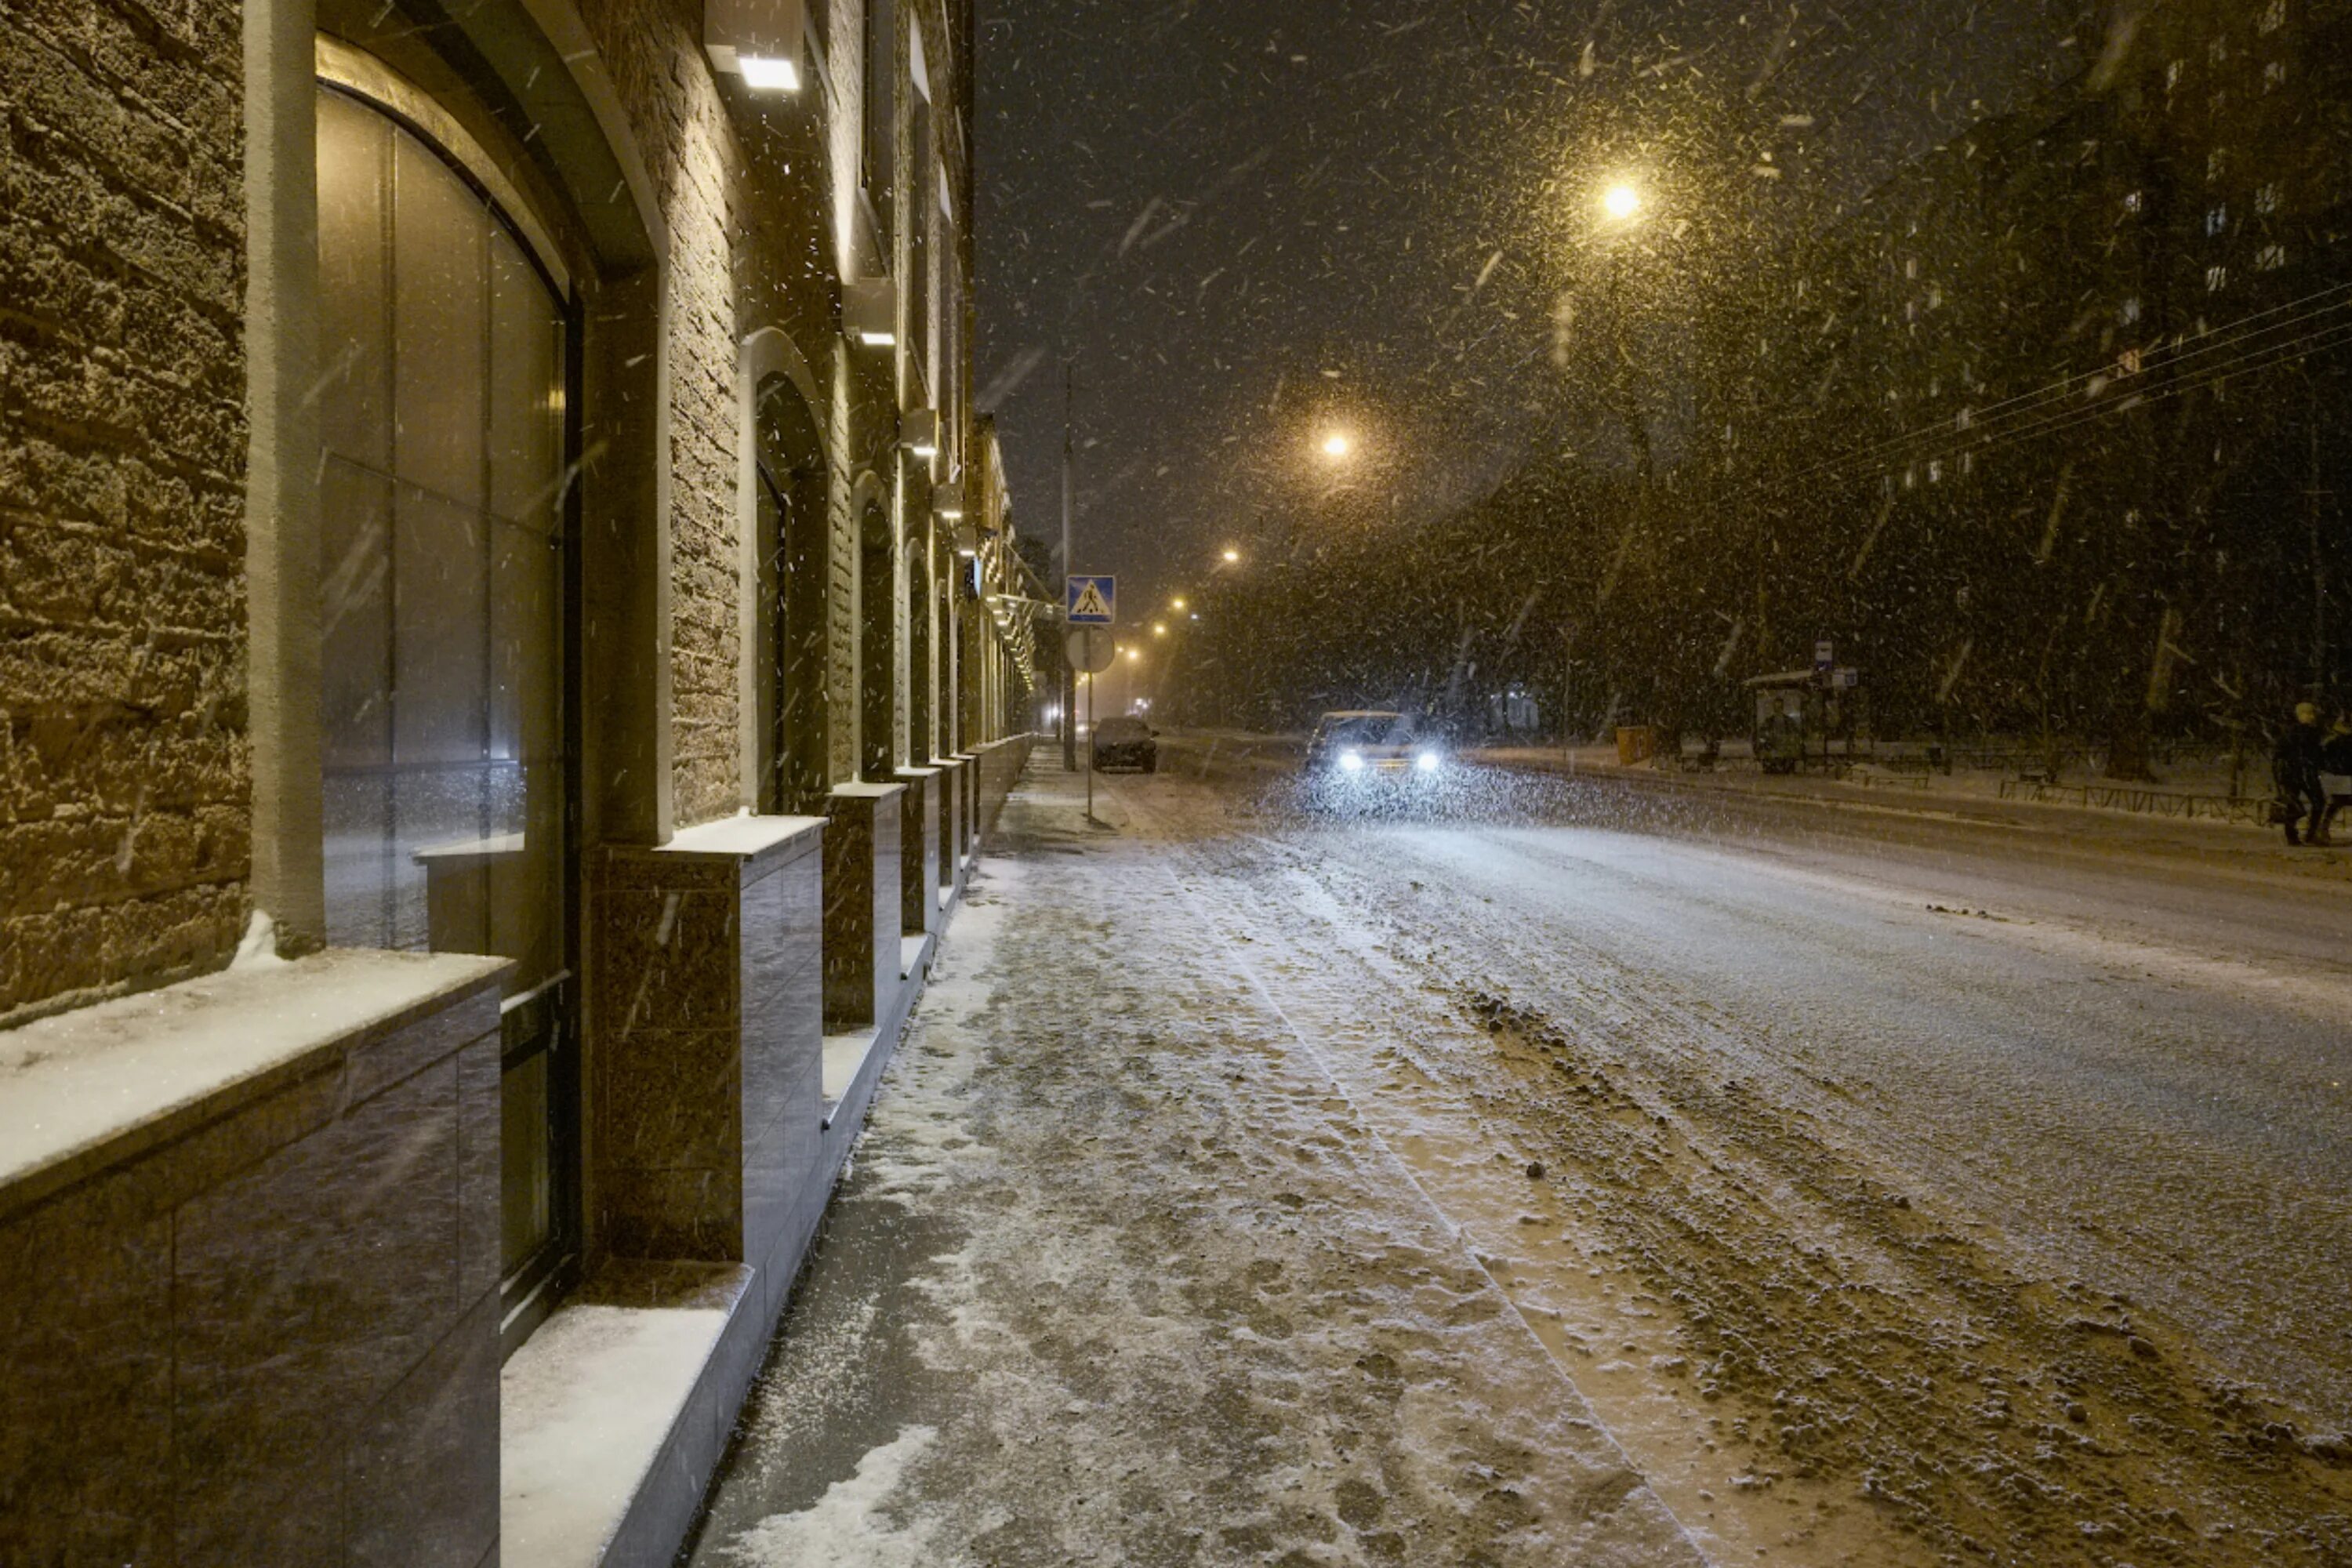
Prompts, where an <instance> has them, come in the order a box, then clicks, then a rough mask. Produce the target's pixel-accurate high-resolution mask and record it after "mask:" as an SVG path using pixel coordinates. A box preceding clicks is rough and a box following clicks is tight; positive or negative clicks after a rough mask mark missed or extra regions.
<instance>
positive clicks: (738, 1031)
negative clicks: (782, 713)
mask: <svg viewBox="0 0 2352 1568" xmlns="http://www.w3.org/2000/svg"><path fill="white" fill-rule="evenodd" d="M761 820H763V821H766V820H770V819H761ZM809 826H810V827H814V824H810V825H809ZM777 831H778V832H780V833H782V835H783V837H779V838H777V839H776V847H771V848H768V849H763V850H761V851H760V852H757V853H750V854H745V855H734V854H728V853H717V852H703V851H699V850H682V849H679V848H678V847H677V846H673V847H671V848H669V849H614V850H612V851H609V852H608V855H607V858H606V862H605V865H604V868H603V870H602V871H601V872H600V874H599V876H598V879H597V882H596V897H595V907H594V925H595V930H596V933H597V942H598V944H599V945H598V949H597V952H598V956H597V959H596V965H595V966H596V968H597V971H598V975H597V979H596V981H595V984H594V990H595V994H596V995H597V997H598V1006H599V1016H600V1017H603V1018H604V1019H605V1020H607V1022H606V1024H605V1025H604V1030H603V1032H602V1034H601V1035H600V1038H599V1045H598V1049H597V1052H596V1065H595V1069H594V1074H593V1077H594V1083H595V1095H594V1100H593V1104H594V1115H595V1118H596V1138H595V1142H594V1151H595V1153H594V1158H595V1162H596V1179H595V1184H594V1190H595V1192H596V1194H597V1197H596V1210H597V1246H598V1247H599V1249H600V1251H602V1252H603V1253H604V1254H605V1255H607V1256H610V1257H614V1258H629V1259H698V1260H704V1261H710V1262H744V1261H757V1260H758V1258H760V1256H761V1247H763V1246H764V1245H765V1237H766V1235H767V1233H769V1232H770V1231H772V1230H773V1229H774V1228H775V1227H776V1226H777V1225H778V1224H779V1220H778V1218H777V1216H778V1215H779V1214H781V1213H782V1210H783V1209H784V1208H785V1207H786V1206H788V1205H790V1204H791V1203H792V1202H793V1201H796V1197H797V1194H798V1193H799V1190H800V1189H801V1187H803V1186H804V1185H805V1184H806V1183H807V1181H808V1179H809V1172H808V1171H807V1170H806V1169H803V1168H801V1166H800V1165H798V1164H796V1163H795V1162H796V1161H800V1160H801V1159H802V1155H801V1153H800V1152H799V1148H800V1146H799V1144H798V1142H795V1141H794V1140H793V1138H792V1137H791V1136H790V1132H791V1125H792V1122H791V1118H792V1115H793V1109H792V1108H793V1107H794V1106H795V1105H798V1106H800V1107H801V1110H800V1116H801V1119H802V1120H804V1121H807V1122H808V1123H809V1125H810V1126H811V1127H812V1128H814V1126H815V1125H816V1124H817V1122H818V1121H819V1120H820V1119H821V1111H820V1110H819V1109H818V1106H817V1103H816V1102H817V1100H818V1097H819V1095H820V1093H821V1089H822V1085H821V1077H822V1071H823V1068H822V1062H823V1048H824V1042H823V1038H822V1033H821V1031H822V1009H823V973H824V971H823V967H822V961H821V958H820V950H821V946H822V931H823V889H824V850H823V848H822V847H821V846H820V844H819V842H818V840H819V837H823V838H824V840H825V841H826V842H827V843H829V842H830V841H831V839H832V835H831V834H830V833H829V832H828V833H824V834H823V835H820V834H818V833H816V832H813V831H802V832H800V833H798V834H793V833H792V831H791V830H789V829H779V830H777ZM753 836H754V837H758V831H757V830H753ZM690 837H691V836H682V837H681V838H680V840H679V844H680V845H684V844H686V843H688V840H689V838H690ZM722 972H723V973H722Z"/></svg>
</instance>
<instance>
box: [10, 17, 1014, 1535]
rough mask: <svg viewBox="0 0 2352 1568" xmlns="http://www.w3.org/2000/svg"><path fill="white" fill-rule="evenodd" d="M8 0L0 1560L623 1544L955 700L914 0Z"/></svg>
mask: <svg viewBox="0 0 2352 1568" xmlns="http://www.w3.org/2000/svg"><path fill="white" fill-rule="evenodd" d="M10 20H11V23H12V27H11V37H12V38H13V39H14V42H13V43H12V44H11V46H10V47H7V48H6V49H5V50H0V125H5V139H0V188H4V189H5V193H6V201H5V212H6V216H5V222H0V365H5V375H4V376H0V1084H5V1086H6V1088H5V1092H0V1401H5V1404H6V1405H7V1407H8V1408H9V1410H10V1413H11V1414H10V1419H9V1421H8V1422H7V1423H6V1424H5V1436H0V1560H5V1561H8V1562H12V1563H13V1562H26V1563H71V1562H81V1561H101V1560H102V1561H108V1562H138V1563H205V1562H215V1561H220V1562H237V1563H264V1562H285V1563H307V1562H312V1561H325V1560H329V1559H341V1560H348V1561H352V1562H385V1563H410V1564H421V1563H449V1564H457V1565H463V1568H471V1565H473V1564H477V1563H486V1562H497V1561H501V1560H502V1561H505V1562H507V1563H623V1562H649V1563H650V1562H656V1561H667V1558H668V1556H669V1554H670V1553H671V1552H672V1551H673V1550H674V1549H675V1547H676V1544H677V1540H678V1539H679V1536H680V1533H681V1532H682V1531H683V1530H684V1529H685V1528H686V1525H687V1523H688V1521H689V1520H690V1519H691V1517H692V1514H693V1511H694V1510H695V1508H696V1506H697V1504H698V1500H699V1498H700V1495H701V1491H702V1489H703V1486H704V1485H705V1483H706V1482H707V1481H708V1479H709V1475H710V1473H711V1470H712V1468H713V1467H714V1466H715V1465H716V1463H717V1462H718V1459H719V1453H720V1448H721V1446H722V1445H723V1442H724V1440H725V1436H726V1434H727V1431H728V1429H729V1427H730V1423H731V1420H732V1415H733V1412H734V1409H735V1407H736V1405H737V1404H738V1403H739V1402H740V1397H741V1394H742V1392H743V1390H744V1388H745V1387H746V1386H747V1385H748V1381H749V1378H750V1376H751V1371H752V1369H753V1368H754V1367H755V1366H756V1364H757V1363H758V1360H759V1357H760V1354H761V1349H762V1347H763V1345H764V1343H765V1342H766V1339H767V1336H768V1333H769V1332H770V1331H771V1329H772V1324H773V1322H774V1321H775V1318H776V1315H777V1313H778V1312H779V1311H780V1310H781V1309H782V1303H783V1300H784V1294H785V1291H786V1289H788V1287H789V1283H790V1281H791V1279H792V1278H793V1274H794V1272H795V1271H796V1269H797V1267H798V1265H799V1262H800V1259H801V1258H802V1257H803V1255H804V1253H805V1250H806V1248H807V1247H808V1245H809V1244H810V1241H811V1238H812V1237H813V1236H814V1229H815V1226H816V1223H817V1220H818V1217H819V1216H820V1215H821V1214H822V1211H823V1208H824V1202H825V1198H826V1195H827V1194H828V1193H829V1192H830V1190H831V1187H832V1184H833V1182H834V1180H835V1176H836V1175H837V1174H838V1173H839V1171H840V1169H841V1166H842V1163H843V1162H844V1161H845V1159H846V1156H847V1152H848V1149H849V1145H850V1142H851V1140H852V1139H853V1138H854V1137H855V1135H856V1129H857V1126H858V1124H859V1122H860V1121H861V1120H862V1117H863V1114H864V1110H865V1106H866V1100H868V1098H870V1096H871V1094H872V1092H873V1088H874V1084H875V1081H876V1079H877V1077H878V1074H879V1072H880V1069H881V1066H882V1064H883V1062H884V1061H885V1060H886V1059H887V1053H888V1050H889V1048H890V1046H891V1043H892V1042H893V1040H894V1039H895V1037H896V1035H897V1032H898V1027H899V1026H900V1025H901V1024H902V1022H903V1020H904V1018H905V1016H906V1013H907V1010H908V1007H909V1006H910V1005H911V1004H912V1001H913V998H914V996H915V994H917V992H918V991H919V987H920V984H921V982H922V977H923V974H924V973H925V971H926V969H927V967H928V965H929V961H930V957H931V954H932V952H934V951H935V948H936V943H937V942H938V939H939V934H940V931H941V930H942V929H943V926H944V923H945V921H946V919H947V917H948V915H949V914H950V911H951V910H952V909H953V907H954V904H955V901H956V899H957V896H958V894H959V893H960V891H961V887H962V885H963V881H964V879H965V877H966V876H967V874H968V872H969V868H970V867H971V864H972V861H973V858H974V857H975V856H976V855H977V853H978V852H979V846H980V842H981V840H982V837H983V836H984V832H985V828H986V826H987V824H988V823H989V821H990V820H991V819H992V816H993V814H994V810H995V808H996V807H997V806H998V805H1001V803H1002V800H1003V795H1004V794H1005V792H1006V791H1008V790H1009V789H1010V787H1011V784H1012V782H1013V778H1014V777H1015V776H1016V775H1017V773H1018V771H1019V768H1020V765H1021V762H1022V760H1023V759H1024V757H1025V755H1026V749H1027V742H1026V739H1025V731H1026V729H1027V716H1028V698H1027V692H1028V689H1029V687H1030V685H1031V684H1032V683H1033V682H1034V659H1033V654H1034V640H1033V634H1032V633H1031V631H1030V629H1029V627H1030V622H1031V619H1032V618H1033V617H1034V616H1035V615H1036V614H1037V613H1038V605H1036V603H1035V601H1036V600H1037V599H1038V598H1039V597H1041V595H1039V594H1038V593H1037V592H1036V589H1035V585H1034V583H1032V582H1029V581H1027V580H1026V579H1025V578H1024V574H1023V573H1022V569H1021V568H1020V566H1019V563H1018V560H1017V557H1016V556H1015V555H1014V553H1013V550H1012V548H1011V544H1012V537H1011V528H1012V524H1011V520H1010V516H1009V500H1008V498H1007V497H1006V496H1005V493H1004V490H1003V481H1002V478H1001V469H999V468H997V466H996V465H995V462H994V455H993V437H992V434H991V433H990V432H988V431H987V430H986V429H985V427H984V425H983V424H982V422H980V421H977V420H976V419H975V418H974V416H972V414H971V406H970V403H971V399H970V365H969V352H970V351H969V345H970V344H971V342H972V339H973V333H972V331H971V288H970V279H971V275H972V265H971V245H972V237H971V230H970V223H969V216H970V214H971V181H972V171H971V156H970V146H971V139H970V121H971V94H972V73H973V58H972V47H973V33H972V16H971V5H970V4H969V0H806V3H805V4H803V3H801V0H752V3H749V4H746V3H742V0H708V3H704V0H485V3H483V4H478V5H468V6H466V7H444V6H442V5H439V4H437V3H436V0H392V3H391V4H389V5H385V4H381V3H380V0H366V3H358V0H255V3H250V4H246V5H226V4H220V3H217V0H193V3H192V4H189V5H182V6H175V7H162V8H157V7H154V6H152V5H147V4H144V3H143V0H93V3H90V4H76V5H66V4H62V3H51V0H35V3H33V4H29V5H16V6H14V7H12V9H11V12H10ZM623 1390H625V1391H626V1393H625V1394H623V1393H622V1392H621V1391H623ZM100 1410H102V1411H103V1412H104V1413H105V1415H104V1418H103V1419H101V1418H100V1417H99V1415H96V1414H94V1412H96V1411H100Z"/></svg>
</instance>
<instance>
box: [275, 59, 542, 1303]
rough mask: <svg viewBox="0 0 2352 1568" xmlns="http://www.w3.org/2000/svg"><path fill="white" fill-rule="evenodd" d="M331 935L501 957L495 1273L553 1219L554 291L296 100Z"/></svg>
mask: <svg viewBox="0 0 2352 1568" xmlns="http://www.w3.org/2000/svg"><path fill="white" fill-rule="evenodd" d="M318 114H319V259H320V313H321V323H320V324H321V332H320V341H321V344H322V349H323V353H324V355H325V358H326V362H327V363H326V366H325V369H326V375H325V379H324V383H323V386H322V389H321V396H320V420H321V426H322V428H321V434H322V438H323V441H324V445H325V447H326V452H325V462H324V467H323V468H322V471H321V477H322V480H323V487H324V494H323V496H322V505H321V510H322V521H323V536H322V539H321V542H320V563H321V570H322V584H323V592H322V603H321V611H322V630H323V638H324V664H323V670H322V677H323V680H324V693H323V697H324V700H323V704H322V710H321V713H320V721H321V725H322V730H323V734H322V751H323V762H324V777H323V781H322V783H323V787H324V805H325V826H326V871H327V934H328V939H329V941H331V942H334V943H336V944H337V945H341V946H353V947H389V948H404V949H431V950H434V951H438V952H485V953H496V954H499V955H500V956H502V957H507V958H511V959H514V960H515V961H516V963H517V968H516V970H515V972H514V974H513V978H512V980H511V981H510V983H509V992H508V996H507V1004H506V1009H505V1033H506V1040H505V1052H504V1057H505V1091H504V1100H505V1103H504V1112H503V1123H504V1138H503V1143H502V1147H503V1157H504V1160H505V1164H506V1184H505V1239H504V1252H505V1258H504V1261H505V1266H506V1272H507V1275H508V1278H509V1289H510V1290H520V1291H527V1290H529V1289H532V1288H534V1287H535V1286H536V1285H537V1283H538V1282H539V1279H540V1278H541V1277H542V1276H543V1275H544V1273H545V1272H546V1270H547V1268H549V1267H551V1264H552V1262H553V1260H554V1259H555V1258H559V1257H560V1256H561V1255H562V1254H563V1253H564V1252H565V1251H566V1249H567V1245H568V1242H569V1240H570V1237H572V1235H573V1234H574V1233H575V1230H576V1227H575V1226H574V1225H573V1223H572V1217H571V1216H572V1209H573V1207H574V1200H573V1198H572V1194H573V1192H574V1191H575V1190H576V1188H575V1184H574V1177H573V1172H572V1166H573V1162H572V1159H571V1157H570V1156H569V1155H568V1153H567V1152H566V1150H567V1148H568V1146H569V1144H570V1142H571V1139H570V1137H569V1134H568V1132H567V1131H566V1125H567V1123H566V1118H565V1112H566V1109H567V1107H568V1106H570V1105H571V1104H573V1103H576V1100H575V1099H574V1097H573V1095H572V1089H571V1088H570V1086H569V1070H570V1064H569V1062H568V1061H567V1060H566V1059H564V1058H568V1057H569V1055H570V1053H569V1052H568V1051H563V1050H562V1046H563V1044H564V1041H563V1033H564V1016H565V1009H564V1006H563V982H564V981H565V979H566V977H567V969H566V957H565V954H566V932H567V929H568V923H569V922H568V921H566V920H565V918H564V910H565V907H566V877H565V864H566V860H565V848H564V846H565V839H564V835H565V821H564V809H563V803H564V790H565V773H566V742H565V735H564V721H563V668H564V661H563V647H564V632H563V598H564V595H563V584H564V569H563V568H564V562H563V552H564V547H565V546H564V535H563V528H562V496H563V491H564V474H565V462H566V438H565V421H564V404H565V362H566V357H567V344H568V334H569V330H570V328H569V311H568V310H567V308H566V306H565V302H564V300H562V298H561V296H560V295H559V293H558V292H557V290H556V289H555V287H554V286H553V284H552V283H551V281H550V279H549V278H548V276H547V275H546V273H545V272H544V271H542V269H541V267H540V266H539V264H538V262H537V261H536V259H535V258H533V256H532V254H531V252H530V250H529V249H528V248H527V247H526V246H525V244H524V242H523V241H521V240H520V238H519V237H518V236H517V234H516V232H515V230H514V229H513V228H512V227H511V226H509V224H508V223H507V222H506V221H505V220H504V219H503V217H502V216H501V215H500V213H499V209H498V207H497V205H495V204H494V203H493V202H491V201H490V200H489V199H488V197H486V196H485V195H483V194H482V193H481V191H480V190H478V188H477V187H476V186H475V185H474V184H471V183H470V182H469V181H468V180H467V179H466V178H465V177H464V176H463V175H461V174H460V173H459V172H458V170H457V168H456V167H455V166H453V164H452V163H451V162H450V161H449V159H448V158H447V157H446V156H445V155H444V153H442V151H441V150H439V149H437V148H436V147H435V146H434V145H433V144H431V143H429V142H426V141H425V139H424V138H423V137H422V136H421V135H420V134H418V133H417V132H415V130H413V129H412V128H411V127H410V126H409V124H408V123H406V122H405V121H402V120H400V119H398V118H396V117H395V116H394V115H393V114H391V113H388V112H386V111H385V110H383V109H380V108H379V107H377V106H376V105H375V104H373V103H372V102H369V101H367V100H362V99H360V98H356V97H353V96H352V95H350V94H347V93H345V92H343V91H341V90H340V89H334V88H331V87H326V86H322V87H321V88H320V92H319V100H318Z"/></svg>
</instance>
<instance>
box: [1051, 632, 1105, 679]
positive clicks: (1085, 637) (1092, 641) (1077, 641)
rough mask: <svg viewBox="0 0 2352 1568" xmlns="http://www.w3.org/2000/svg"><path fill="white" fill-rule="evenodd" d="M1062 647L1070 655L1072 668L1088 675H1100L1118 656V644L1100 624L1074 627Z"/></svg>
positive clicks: (1063, 641)
mask: <svg viewBox="0 0 2352 1568" xmlns="http://www.w3.org/2000/svg"><path fill="white" fill-rule="evenodd" d="M1062 647H1063V650H1064V651H1065V652H1066V653H1067V654H1068V655H1069V656H1070V668H1072V669H1075V670H1077V671H1079V672H1080V673H1082V674H1086V675H1100V674H1101V673H1102V672H1103V671H1104V670H1106V669H1108V668H1110V667H1111V664H1112V661H1113V660H1115V659H1117V658H1118V643H1117V642H1115V641H1113V640H1112V639H1111V635H1110V633H1109V632H1108V631H1106V630H1104V629H1103V628H1102V627H1100V626H1076V627H1073V628H1072V629H1071V630H1070V632H1069V634H1068V635H1067V636H1066V637H1063V639H1062Z"/></svg>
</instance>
